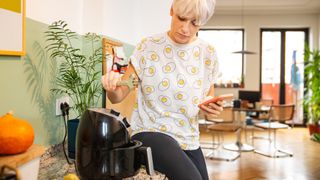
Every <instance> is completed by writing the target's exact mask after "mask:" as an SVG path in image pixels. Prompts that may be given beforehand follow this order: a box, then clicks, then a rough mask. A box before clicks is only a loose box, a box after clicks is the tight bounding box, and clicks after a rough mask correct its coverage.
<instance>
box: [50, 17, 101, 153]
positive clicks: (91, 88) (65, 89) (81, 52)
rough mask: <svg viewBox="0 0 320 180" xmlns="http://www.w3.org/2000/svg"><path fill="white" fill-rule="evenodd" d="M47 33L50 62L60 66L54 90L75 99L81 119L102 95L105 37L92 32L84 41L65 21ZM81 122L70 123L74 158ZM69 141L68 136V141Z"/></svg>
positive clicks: (69, 145)
mask: <svg viewBox="0 0 320 180" xmlns="http://www.w3.org/2000/svg"><path fill="white" fill-rule="evenodd" d="M45 34H46V42H47V46H46V47H45V49H46V50H47V52H48V54H50V59H52V60H54V61H56V63H57V66H58V67H57V69H58V72H57V76H56V84H57V86H56V88H54V89H51V90H52V91H53V92H54V93H56V94H59V95H67V96H69V97H70V98H71V101H72V104H71V108H72V109H73V110H74V112H75V117H76V118H78V117H80V116H81V115H82V113H83V112H84V111H85V110H86V109H87V108H88V107H93V106H97V104H98V102H99V99H100V96H101V94H102V87H101V82H100V78H101V69H102V68H101V62H102V48H101V38H100V37H99V36H97V35H96V34H92V33H88V34H86V35H85V36H84V37H83V38H82V37H81V36H79V35H77V34H76V33H75V32H73V31H71V30H70V29H68V25H67V23H66V22H64V21H56V22H53V23H52V24H51V25H50V26H49V27H48V31H46V32H45ZM79 47H82V49H81V48H79ZM78 122H79V120H78V119H76V120H69V121H68V152H69V157H71V158H74V155H75V137H76V130H77V127H78ZM66 126H67V125H66ZM65 138H66V136H65V137H64V141H65ZM64 141H63V142H64Z"/></svg>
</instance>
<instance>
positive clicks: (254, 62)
mask: <svg viewBox="0 0 320 180" xmlns="http://www.w3.org/2000/svg"><path fill="white" fill-rule="evenodd" d="M242 24H243V25H242ZM242 24H241V18H240V17H239V16H233V15H214V16H213V18H212V19H211V20H210V21H209V22H208V23H207V25H206V26H207V27H213V28H226V27H228V28H230V27H232V28H242V26H243V27H244V28H245V38H246V39H245V49H247V50H250V51H254V52H257V54H255V55H246V56H245V72H244V74H245V89H247V90H259V88H260V72H259V67H260V28H305V27H307V28H310V45H311V46H312V47H319V29H320V27H319V26H320V25H319V15H316V14H314V15H301V14H300V15H251V16H249V15H248V16H245V17H244V19H243V23H242ZM227 91H228V92H232V93H234V94H237V89H232V90H226V89H217V90H216V92H217V94H221V93H225V92H227Z"/></svg>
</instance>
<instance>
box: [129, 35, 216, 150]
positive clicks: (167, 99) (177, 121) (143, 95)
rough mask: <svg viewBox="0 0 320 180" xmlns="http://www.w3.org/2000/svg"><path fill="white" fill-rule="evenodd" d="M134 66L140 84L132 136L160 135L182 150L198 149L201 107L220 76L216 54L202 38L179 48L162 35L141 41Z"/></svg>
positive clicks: (134, 54)
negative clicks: (171, 140) (173, 141)
mask: <svg viewBox="0 0 320 180" xmlns="http://www.w3.org/2000/svg"><path fill="white" fill-rule="evenodd" d="M130 61H131V63H132V65H133V66H134V68H135V70H136V72H137V75H138V76H139V79H140V82H139V85H138V95H137V99H136V103H135V106H134V110H133V113H132V117H131V125H132V130H133V135H134V134H136V133H139V132H146V131H147V132H150V131H151V132H161V133H164V134H167V135H169V136H171V137H173V138H174V139H175V140H176V141H177V142H178V143H179V145H180V147H181V148H182V149H183V150H195V149H197V148H199V126H198V118H197V117H198V116H197V115H198V112H199V108H198V104H199V103H200V102H201V101H202V100H203V98H204V97H206V95H207V94H208V91H209V89H210V86H211V85H213V83H214V82H215V79H216V77H217V74H218V61H217V57H216V51H215V49H214V48H213V47H212V46H210V45H209V44H208V43H206V42H204V41H202V40H200V39H199V38H198V39H197V40H195V41H193V42H192V43H190V44H185V45H184V44H177V43H175V42H174V41H172V40H171V38H170V37H169V36H168V35H167V33H163V34H159V35H155V36H152V37H148V38H145V39H143V40H142V41H141V42H140V43H139V44H138V45H137V47H136V49H135V50H134V52H133V54H132V56H131V57H130Z"/></svg>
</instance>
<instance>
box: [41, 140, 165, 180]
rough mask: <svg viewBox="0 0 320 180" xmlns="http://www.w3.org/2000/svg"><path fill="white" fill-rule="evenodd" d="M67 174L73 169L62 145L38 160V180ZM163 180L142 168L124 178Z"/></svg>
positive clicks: (59, 177) (58, 177)
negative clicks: (133, 174) (134, 174)
mask: <svg viewBox="0 0 320 180" xmlns="http://www.w3.org/2000/svg"><path fill="white" fill-rule="evenodd" d="M68 173H74V174H76V172H75V167H74V165H73V164H71V165H70V164H68V163H67V160H66V159H65V157H64V154H63V149H62V144H58V145H55V146H52V147H50V148H48V149H47V150H46V152H45V153H44V154H43V155H42V156H41V159H40V169H39V175H38V179H39V180H42V179H43V180H47V179H63V176H65V175H66V174H68ZM129 179H130V180H146V179H152V180H158V179H159V180H160V179H161V180H163V179H165V176H164V175H163V174H160V173H157V172H156V174H155V175H154V176H149V175H148V174H147V173H146V171H145V169H144V168H141V170H140V172H139V173H138V174H137V175H136V176H134V177H130V178H126V179H125V180H129Z"/></svg>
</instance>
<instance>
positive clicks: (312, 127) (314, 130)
mask: <svg viewBox="0 0 320 180" xmlns="http://www.w3.org/2000/svg"><path fill="white" fill-rule="evenodd" d="M308 128H309V133H310V135H312V134H314V133H320V126H319V125H317V124H308Z"/></svg>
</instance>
